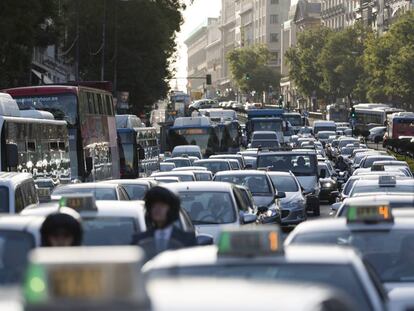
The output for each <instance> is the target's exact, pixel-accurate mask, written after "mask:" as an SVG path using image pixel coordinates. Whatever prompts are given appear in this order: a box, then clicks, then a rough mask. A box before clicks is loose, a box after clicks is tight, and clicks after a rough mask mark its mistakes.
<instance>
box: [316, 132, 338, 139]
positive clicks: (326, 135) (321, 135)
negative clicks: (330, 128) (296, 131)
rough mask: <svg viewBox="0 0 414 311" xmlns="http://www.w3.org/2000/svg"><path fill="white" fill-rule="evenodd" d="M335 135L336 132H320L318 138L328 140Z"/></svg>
mask: <svg viewBox="0 0 414 311" xmlns="http://www.w3.org/2000/svg"><path fill="white" fill-rule="evenodd" d="M333 135H335V132H319V133H318V138H319V139H328V138H329V137H330V136H333Z"/></svg>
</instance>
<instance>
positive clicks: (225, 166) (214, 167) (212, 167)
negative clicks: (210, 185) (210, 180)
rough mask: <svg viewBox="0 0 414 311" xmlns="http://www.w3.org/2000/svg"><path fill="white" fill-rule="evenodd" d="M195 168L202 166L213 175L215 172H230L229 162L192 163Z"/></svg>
mask: <svg viewBox="0 0 414 311" xmlns="http://www.w3.org/2000/svg"><path fill="white" fill-rule="evenodd" d="M194 165H195V166H203V167H205V168H207V170H209V171H210V172H212V173H213V174H215V173H217V172H221V171H227V170H230V169H231V167H230V164H229V162H227V161H226V162H221V161H220V162H215V161H214V162H213V161H211V162H194Z"/></svg>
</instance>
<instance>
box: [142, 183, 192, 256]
mask: <svg viewBox="0 0 414 311" xmlns="http://www.w3.org/2000/svg"><path fill="white" fill-rule="evenodd" d="M144 200H145V221H146V224H147V231H145V232H142V233H140V234H137V235H136V236H135V238H134V244H137V245H139V246H141V247H143V249H144V250H145V253H146V257H147V259H151V258H152V257H154V256H155V255H157V254H159V253H161V252H163V251H165V250H171V249H179V248H183V247H190V246H194V245H196V238H195V233H194V232H184V231H182V230H181V229H179V228H178V227H177V226H175V225H174V223H175V222H176V221H177V220H178V218H179V215H180V208H181V206H180V199H179V197H178V196H177V195H176V194H175V193H173V192H172V191H170V190H168V189H166V188H164V187H159V186H157V187H154V188H151V189H150V190H148V192H147V193H146V195H145V198H144Z"/></svg>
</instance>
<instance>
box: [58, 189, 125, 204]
mask: <svg viewBox="0 0 414 311" xmlns="http://www.w3.org/2000/svg"><path fill="white" fill-rule="evenodd" d="M72 193H91V194H92V195H93V196H94V197H95V200H108V201H113V200H118V197H117V195H116V191H115V189H114V188H73V187H62V188H57V189H55V191H53V193H52V195H65V194H72Z"/></svg>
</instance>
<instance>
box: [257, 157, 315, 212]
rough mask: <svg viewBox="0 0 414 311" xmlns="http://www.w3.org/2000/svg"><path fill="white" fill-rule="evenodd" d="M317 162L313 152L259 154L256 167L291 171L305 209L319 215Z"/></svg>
mask: <svg viewBox="0 0 414 311" xmlns="http://www.w3.org/2000/svg"><path fill="white" fill-rule="evenodd" d="M317 163H318V160H317V155H316V151H315V150H305V149H293V150H292V151H274V152H260V153H259V155H258V157H257V167H258V168H259V169H260V168H262V169H267V170H268V171H277V172H289V171H291V172H292V173H293V174H294V175H295V176H296V178H297V179H298V180H299V182H300V184H301V186H302V188H303V189H304V194H305V195H306V209H307V211H311V212H313V214H314V215H315V216H319V215H320V202H319V192H320V183H319V180H318V178H319V175H318V165H317Z"/></svg>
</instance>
